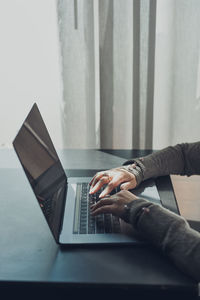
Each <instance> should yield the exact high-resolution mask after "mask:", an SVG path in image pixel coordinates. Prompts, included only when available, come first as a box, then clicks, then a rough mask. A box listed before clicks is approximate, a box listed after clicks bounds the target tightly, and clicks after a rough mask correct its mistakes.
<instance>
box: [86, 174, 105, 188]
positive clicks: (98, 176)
mask: <svg viewBox="0 0 200 300" xmlns="http://www.w3.org/2000/svg"><path fill="white" fill-rule="evenodd" d="M103 173H104V172H103V171H102V172H98V173H96V175H95V176H94V177H93V178H92V180H91V181H90V183H89V184H90V185H94V184H95V182H96V181H98V180H99V179H100V178H101V177H102V176H103Z"/></svg>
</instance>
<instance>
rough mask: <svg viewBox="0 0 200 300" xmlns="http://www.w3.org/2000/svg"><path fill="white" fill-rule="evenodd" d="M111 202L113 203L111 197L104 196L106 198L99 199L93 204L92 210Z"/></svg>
mask: <svg viewBox="0 0 200 300" xmlns="http://www.w3.org/2000/svg"><path fill="white" fill-rule="evenodd" d="M111 204H113V200H112V198H111V199H110V198H104V199H101V200H99V201H98V202H97V203H95V204H93V205H91V210H92V211H93V210H95V209H97V208H99V207H101V206H104V205H111Z"/></svg>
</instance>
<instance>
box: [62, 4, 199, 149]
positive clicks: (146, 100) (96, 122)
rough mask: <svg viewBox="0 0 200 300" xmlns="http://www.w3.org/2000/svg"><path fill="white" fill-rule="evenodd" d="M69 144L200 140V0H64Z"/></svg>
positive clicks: (147, 145) (89, 145)
mask: <svg viewBox="0 0 200 300" xmlns="http://www.w3.org/2000/svg"><path fill="white" fill-rule="evenodd" d="M57 8H58V24H59V35H60V50H61V65H62V78H63V102H62V104H63V105H62V130H63V133H62V134H63V145H64V147H67V148H110V149H111V148H127V149H129V148H143V149H145V148H146V149H147V148H155V149H159V148H162V147H164V146H167V145H169V144H175V143H177V142H183V141H194V140H199V135H200V134H199V132H200V122H199V115H200V51H199V50H200V45H199V37H200V29H199V28H200V1H199V0H190V1H188V0H157V1H156V0H134V1H133V0H126V1H124V0H84V1H83V0H73V1H72V0H57Z"/></svg>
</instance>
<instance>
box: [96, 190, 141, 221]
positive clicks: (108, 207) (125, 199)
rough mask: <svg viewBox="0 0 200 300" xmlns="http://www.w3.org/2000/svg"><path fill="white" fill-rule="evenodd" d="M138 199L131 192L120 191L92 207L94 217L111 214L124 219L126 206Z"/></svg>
mask: <svg viewBox="0 0 200 300" xmlns="http://www.w3.org/2000/svg"><path fill="white" fill-rule="evenodd" d="M136 199H138V197H137V196H135V195H134V194H132V193H131V192H129V191H126V190H124V191H120V192H119V193H116V194H114V195H112V196H110V197H105V198H102V199H101V200H99V201H98V202H97V203H96V204H93V205H92V206H91V214H92V216H97V215H99V214H105V213H110V214H113V215H115V216H118V217H119V218H122V219H123V215H124V213H125V210H124V205H126V204H128V203H130V202H132V201H133V200H136Z"/></svg>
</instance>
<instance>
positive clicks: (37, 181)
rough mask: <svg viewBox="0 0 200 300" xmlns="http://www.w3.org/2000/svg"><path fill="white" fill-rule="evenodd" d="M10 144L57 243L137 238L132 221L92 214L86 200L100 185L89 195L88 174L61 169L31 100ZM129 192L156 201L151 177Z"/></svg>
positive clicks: (91, 198)
mask: <svg viewBox="0 0 200 300" xmlns="http://www.w3.org/2000/svg"><path fill="white" fill-rule="evenodd" d="M13 146H14V149H15V151H16V153H17V156H18V158H19V160H20V162H21V165H22V167H23V170H24V172H25V174H26V177H27V179H28V181H29V183H30V185H31V187H32V190H33V192H34V194H35V197H36V199H37V201H38V204H39V206H40V208H41V210H42V212H43V215H44V217H45V219H46V221H47V223H48V226H49V228H50V230H51V232H52V234H53V236H54V238H55V241H56V242H57V243H58V244H61V245H66V244H130V243H132V244H135V243H141V241H140V240H139V239H138V238H137V237H136V235H135V233H134V229H133V228H132V226H131V225H130V224H127V223H125V222H124V221H122V220H121V219H119V218H118V217H116V216H113V215H111V214H104V215H103V214H102V215H99V216H96V217H94V216H91V214H90V206H91V205H92V204H93V203H95V202H96V201H98V196H99V193H100V192H101V191H99V193H97V194H95V195H89V189H90V186H89V182H90V181H91V178H90V177H69V176H67V175H66V173H65V170H64V168H63V166H62V164H61V161H60V159H59V157H58V155H57V152H56V150H55V147H54V145H53V143H52V140H51V138H50V135H49V133H48V131H47V128H46V126H45V123H44V121H43V119H42V116H41V114H40V111H39V109H38V106H37V104H36V103H35V104H34V105H33V107H32V108H31V110H30V112H29V114H28V116H27V118H26V119H25V121H24V123H23V124H22V126H21V128H20V130H19V132H18V134H17V136H16V137H15V139H14V141H13ZM115 192H116V191H115ZM134 194H136V195H138V196H141V197H143V198H146V199H147V200H150V201H153V202H155V203H157V204H159V205H161V200H160V197H159V194H158V191H157V188H156V185H155V182H154V181H153V180H149V181H146V182H144V183H143V184H142V185H140V187H139V188H138V189H134Z"/></svg>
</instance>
